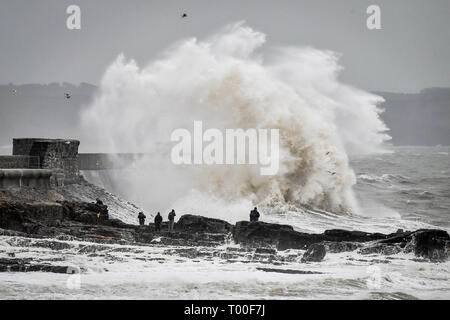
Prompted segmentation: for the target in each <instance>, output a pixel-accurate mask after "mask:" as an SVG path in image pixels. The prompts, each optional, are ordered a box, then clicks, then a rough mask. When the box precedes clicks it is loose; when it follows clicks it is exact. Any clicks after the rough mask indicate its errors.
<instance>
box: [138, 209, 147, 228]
mask: <svg viewBox="0 0 450 320" xmlns="http://www.w3.org/2000/svg"><path fill="white" fill-rule="evenodd" d="M145 218H147V217H146V216H145V214H144V213H143V212H139V215H138V219H139V224H140V225H141V226H143V225H144V224H145Z"/></svg>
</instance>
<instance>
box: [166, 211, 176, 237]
mask: <svg viewBox="0 0 450 320" xmlns="http://www.w3.org/2000/svg"><path fill="white" fill-rule="evenodd" d="M175 216H176V214H175V210H173V209H172V211H170V213H169V217H168V218H169V232H172V231H173V225H174V223H175Z"/></svg>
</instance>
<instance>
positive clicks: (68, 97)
mask: <svg viewBox="0 0 450 320" xmlns="http://www.w3.org/2000/svg"><path fill="white" fill-rule="evenodd" d="M64 95H65V96H66V99H70V98H71V97H72V96H71V95H70V93H65V94H64Z"/></svg>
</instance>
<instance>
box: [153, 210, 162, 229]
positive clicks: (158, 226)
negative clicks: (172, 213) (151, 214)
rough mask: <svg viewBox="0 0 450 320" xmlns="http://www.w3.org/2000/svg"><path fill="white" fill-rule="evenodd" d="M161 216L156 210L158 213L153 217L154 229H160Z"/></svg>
mask: <svg viewBox="0 0 450 320" xmlns="http://www.w3.org/2000/svg"><path fill="white" fill-rule="evenodd" d="M162 220H163V218H162V217H161V214H160V213H159V212H158V214H157V215H156V217H155V231H161V223H162Z"/></svg>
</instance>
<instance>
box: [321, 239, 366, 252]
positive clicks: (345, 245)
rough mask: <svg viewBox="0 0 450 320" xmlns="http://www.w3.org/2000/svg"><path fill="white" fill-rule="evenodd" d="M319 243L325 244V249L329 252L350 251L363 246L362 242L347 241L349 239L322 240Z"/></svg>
mask: <svg viewBox="0 0 450 320" xmlns="http://www.w3.org/2000/svg"><path fill="white" fill-rule="evenodd" d="M321 243H322V244H323V245H324V246H325V249H326V251H327V252H330V253H340V252H351V251H355V250H356V249H359V248H361V246H363V244H362V243H360V242H349V241H342V242H331V241H324V242H321Z"/></svg>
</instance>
